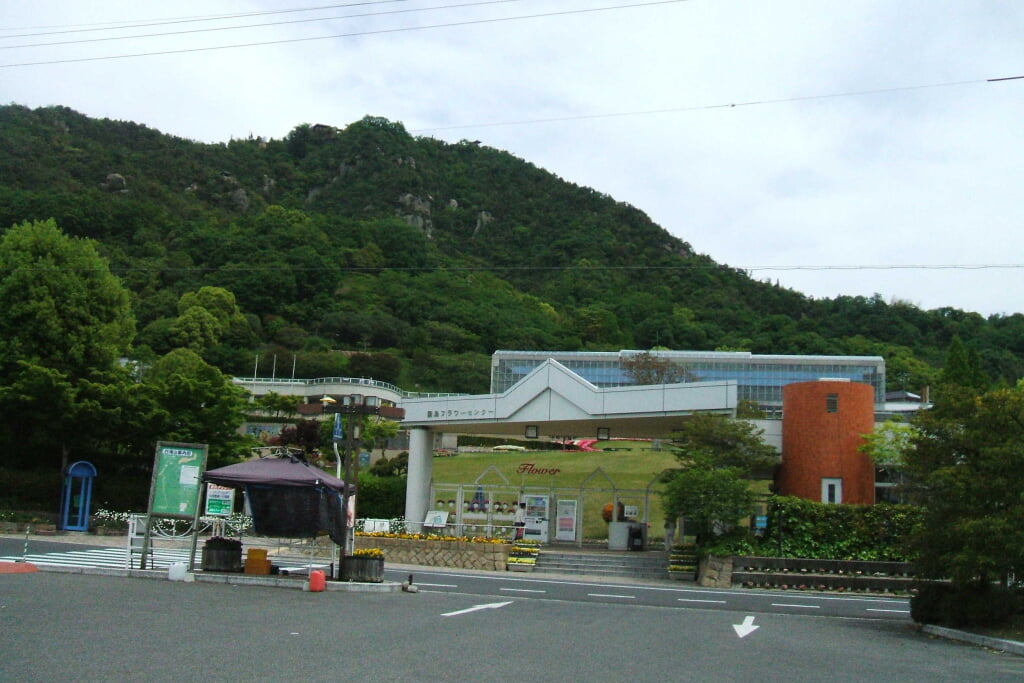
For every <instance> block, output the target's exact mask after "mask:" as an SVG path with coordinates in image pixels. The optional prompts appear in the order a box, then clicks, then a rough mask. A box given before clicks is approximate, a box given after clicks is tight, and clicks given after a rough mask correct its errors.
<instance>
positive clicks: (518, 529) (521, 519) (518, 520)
mask: <svg viewBox="0 0 1024 683" xmlns="http://www.w3.org/2000/svg"><path fill="white" fill-rule="evenodd" d="M512 525H513V526H514V527H515V534H514V536H513V538H512V540H513V541H521V540H523V531H525V528H526V503H520V504H519V507H517V508H516V516H515V519H514V521H513V522H512Z"/></svg>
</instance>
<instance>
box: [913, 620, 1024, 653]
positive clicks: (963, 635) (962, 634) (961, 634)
mask: <svg viewBox="0 0 1024 683" xmlns="http://www.w3.org/2000/svg"><path fill="white" fill-rule="evenodd" d="M921 631H923V632H924V633H927V634H929V635H932V636H938V637H939V638H949V639H950V640H959V641H962V642H965V643H971V644H972V645H981V646H982V647H987V648H989V649H992V650H999V651H1001V652H1008V653H1010V654H1012V655H1020V656H1024V643H1020V642H1017V641H1016V640H1003V639H1002V638H991V637H989V636H982V635H978V634H977V633H968V632H966V631H958V630H957V629H955V628H946V627H945V626H933V625H931V624H926V625H924V626H922V627H921Z"/></svg>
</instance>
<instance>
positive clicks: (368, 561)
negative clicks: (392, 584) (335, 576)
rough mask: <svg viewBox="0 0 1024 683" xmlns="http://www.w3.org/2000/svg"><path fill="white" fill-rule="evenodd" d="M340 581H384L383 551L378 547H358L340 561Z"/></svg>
mask: <svg viewBox="0 0 1024 683" xmlns="http://www.w3.org/2000/svg"><path fill="white" fill-rule="evenodd" d="M341 579H342V581H360V582H363V583H381V582H383V581H384V551H383V550H381V549H380V548H359V549H358V550H355V551H353V553H352V554H351V555H346V556H345V557H344V558H343V559H342V562H341Z"/></svg>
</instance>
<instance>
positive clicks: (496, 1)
mask: <svg viewBox="0 0 1024 683" xmlns="http://www.w3.org/2000/svg"><path fill="white" fill-rule="evenodd" d="M681 1H682V0H681ZM384 2H407V0H384ZM511 2H523V0H480V1H479V2H469V3H462V4H455V5H435V6H433V7H415V8H411V9H397V10H387V11H380V12H363V13H362V14H345V15H341V16H333V17H313V18H311V19H289V20H286V21H268V22H264V23H261V24H244V25H240V26H215V27H211V28H194V29H183V30H180V31H165V32H163V33H137V34H134V35H130V36H105V37H102V38H81V39H78V40H60V41H54V42H50V43H29V44H26V45H0V50H14V49H19V48H30V47H52V46H55V45H79V44H82V43H103V42H111V41H115V40H136V39H139V38H165V37H167V36H180V35H190V34H197V33H213V32H216V31H240V30H245V29H250V28H267V27H271V26H286V25H291V24H311V23H315V22H321V21H337V20H339V19H362V18H366V17H379V16H387V15H394V14H412V13H416V12H433V11H437V10H446V9H461V8H463V7H478V6H481V5H503V4H508V3H511ZM369 4H374V5H375V4H379V3H367V2H356V3H351V4H348V5H335V6H334V7H357V6H363V5H369ZM317 9H320V8H317ZM289 11H299V10H289ZM302 11H308V10H302ZM266 14H276V12H267V13H266ZM242 16H247V15H242ZM185 21H208V20H207V19H183V20H181V21H172V22H167V23H170V24H174V23H182V22H185ZM164 25H166V24H141V25H139V26H138V27H136V26H132V27H128V28H141V27H144V26H164ZM97 30H101V31H102V30H109V29H82V31H97ZM70 32H75V31H70ZM58 33H69V31H60V32H58ZM35 35H48V34H35ZM9 37H12V36H9ZM13 37H17V36H13Z"/></svg>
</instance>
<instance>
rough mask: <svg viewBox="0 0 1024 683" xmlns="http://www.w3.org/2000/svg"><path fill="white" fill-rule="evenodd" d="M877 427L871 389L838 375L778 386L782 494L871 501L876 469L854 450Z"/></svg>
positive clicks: (778, 483)
mask: <svg viewBox="0 0 1024 683" xmlns="http://www.w3.org/2000/svg"><path fill="white" fill-rule="evenodd" d="M874 427H875V404H874V391H873V390H872V388H871V387H870V386H869V385H867V384H861V383H859V382H844V381H836V380H820V381H817V382H797V383H794V384H788V385H786V386H785V387H783V389H782V466H781V467H780V468H779V471H778V474H777V475H776V479H775V483H776V486H777V490H778V492H779V493H780V494H781V495H786V496H798V497H800V498H806V499H808V500H816V501H822V502H828V503H860V504H866V505H872V504H874V502H875V468H874V464H873V463H872V462H871V458H869V457H868V456H867V455H865V454H864V453H861V452H859V451H858V450H857V448H858V447H860V445H861V444H862V443H864V439H863V437H864V435H865V434H870V433H871V432H872V430H873V429H874Z"/></svg>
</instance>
